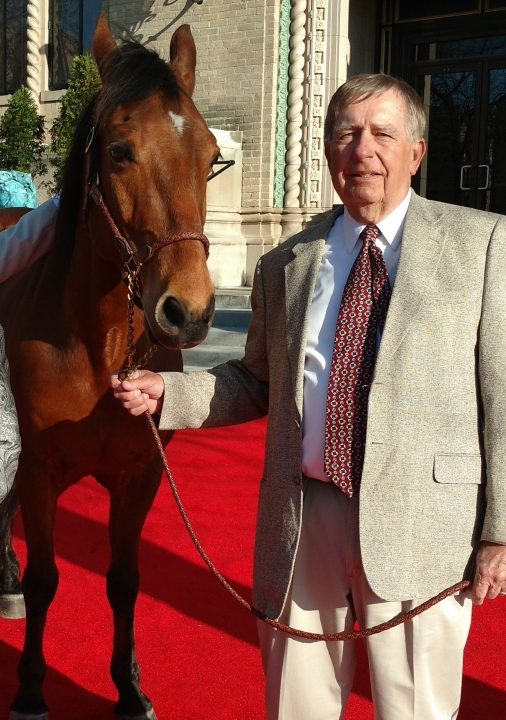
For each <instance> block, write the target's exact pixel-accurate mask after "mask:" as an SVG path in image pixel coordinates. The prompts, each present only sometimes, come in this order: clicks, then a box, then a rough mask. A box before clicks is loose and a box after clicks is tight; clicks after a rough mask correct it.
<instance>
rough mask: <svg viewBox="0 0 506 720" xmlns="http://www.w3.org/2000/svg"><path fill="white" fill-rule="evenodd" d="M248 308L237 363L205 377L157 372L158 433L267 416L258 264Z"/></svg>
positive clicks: (202, 374)
mask: <svg viewBox="0 0 506 720" xmlns="http://www.w3.org/2000/svg"><path fill="white" fill-rule="evenodd" d="M251 307H252V310H253V315H252V318H251V322H250V326H249V329H248V336H247V340H246V347H245V351H244V357H243V358H242V360H229V361H228V362H226V363H223V364H221V365H217V366H216V367H214V368H212V369H211V370H207V371H205V372H194V373H189V374H186V373H172V372H170V373H160V375H161V376H162V378H163V381H164V384H165V394H164V402H163V407H162V411H161V415H160V423H159V427H160V429H164V430H177V429H180V428H188V427H190V428H198V427H217V426H221V425H234V424H236V423H241V422H246V421H248V420H254V419H256V418H259V417H262V416H264V415H266V414H267V410H268V406H269V363H268V357H267V345H266V334H265V296H264V289H263V279H262V259H260V261H259V262H258V265H257V268H256V271H255V279H254V282H253V288H252V293H251Z"/></svg>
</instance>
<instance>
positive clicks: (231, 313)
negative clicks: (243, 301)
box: [213, 307, 252, 330]
mask: <svg viewBox="0 0 506 720" xmlns="http://www.w3.org/2000/svg"><path fill="white" fill-rule="evenodd" d="M251 315H252V312H251V309H249V308H236V307H227V308H216V312H215V313H214V321H213V327H218V328H235V329H242V330H247V329H248V326H249V323H250V320H251Z"/></svg>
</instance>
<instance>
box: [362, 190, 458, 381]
mask: <svg viewBox="0 0 506 720" xmlns="http://www.w3.org/2000/svg"><path fill="white" fill-rule="evenodd" d="M442 216H443V214H442V212H441V211H440V210H439V209H435V208H434V207H431V206H430V205H428V204H425V202H424V201H423V200H421V199H420V198H419V197H418V196H417V195H415V194H414V193H412V197H411V202H410V204H409V209H408V213H407V215H406V222H405V225H404V231H403V234H402V241H401V242H402V244H401V252H400V256H399V265H398V268H397V276H396V279H395V285H394V289H393V292H392V297H391V300H390V306H389V309H388V315H387V320H386V323H385V329H384V332H383V336H382V338H381V343H380V348H379V352H378V357H377V360H376V370H375V376H376V379H378V378H379V377H380V376H381V374H382V373H383V372H384V373H385V374H388V372H389V370H388V363H389V360H390V358H391V357H392V355H393V354H394V353H395V352H396V350H397V349H398V347H399V346H400V344H401V343H402V340H403V338H404V337H405V335H406V333H407V332H408V330H409V328H410V326H411V324H412V323H413V322H414V321H415V319H416V317H417V316H418V315H419V313H420V312H421V310H422V308H423V304H424V302H425V300H426V299H427V298H428V297H430V295H431V294H432V292H433V291H434V286H433V283H434V276H435V274H436V270H437V268H438V265H439V262H440V260H441V256H442V254H443V248H444V244H445V240H446V234H445V232H444V231H443V229H442V228H441V223H440V220H441V218H442Z"/></svg>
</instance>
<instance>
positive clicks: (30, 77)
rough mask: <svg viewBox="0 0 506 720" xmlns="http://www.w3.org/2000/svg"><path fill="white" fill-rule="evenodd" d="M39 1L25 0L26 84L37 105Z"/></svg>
mask: <svg viewBox="0 0 506 720" xmlns="http://www.w3.org/2000/svg"><path fill="white" fill-rule="evenodd" d="M39 2H40V0H27V3H26V15H27V18H26V22H27V30H26V35H27V43H26V50H27V66H26V84H27V87H28V89H29V90H30V92H31V93H32V95H33V97H34V100H35V102H36V103H37V105H38V104H39V100H40V11H39Z"/></svg>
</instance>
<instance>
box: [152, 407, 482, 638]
mask: <svg viewBox="0 0 506 720" xmlns="http://www.w3.org/2000/svg"><path fill="white" fill-rule="evenodd" d="M145 415H146V419H147V421H148V425H149V427H150V428H151V432H152V433H153V437H154V438H155V442H156V444H157V446H158V451H159V453H160V457H161V459H162V463H163V467H164V470H165V473H166V475H167V480H168V481H169V485H170V488H171V490H172V494H173V495H174V500H175V501H176V505H177V507H178V509H179V512H180V514H181V517H182V518H183V522H184V524H185V526H186V529H187V530H188V533H189V535H190V537H191V539H192V540H193V544H194V545H195V547H196V548H197V550H198V552H199V554H200V556H201V558H202V560H203V561H204V562H205V564H206V565H207V567H208V568H209V570H210V571H211V572H212V574H213V575H214V577H215V578H216V579H217V580H218V581H219V582H220V583H221V584H222V585H223V587H224V588H225V590H227V591H228V592H229V593H230V595H232V597H233V598H235V599H236V600H237V602H238V603H240V604H241V605H242V606H243V607H244V608H246V610H248V611H249V612H250V613H252V614H253V615H255V616H256V617H257V618H259V619H260V620H263V621H264V622H265V623H267V624H268V625H271V626H272V627H273V628H276V629H277V630H281V631H282V632H284V633H286V634H287V635H294V636H295V637H300V638H304V639H306V640H324V641H332V642H333V641H336V640H359V639H360V638H366V637H369V636H370V635H377V634H378V633H380V632H383V631H384V630H390V628H393V627H396V626H397V625H401V624H402V623H405V622H407V621H408V620H411V619H412V618H414V617H416V616H417V615H420V614H421V613H423V612H425V610H428V609H429V608H431V607H433V606H434V605H436V604H437V603H438V602H441V600H444V599H445V598H447V597H449V596H450V595H455V594H456V593H458V592H460V591H461V590H464V589H465V588H467V587H469V585H470V582H469V580H461V581H460V582H458V583H456V584H455V585H452V586H451V587H449V588H447V589H446V590H443V592H440V593H439V594H438V595H436V596H435V597H433V598H431V599H430V600H427V601H426V602H424V603H422V604H421V605H418V607H415V608H413V609H412V610H410V611H409V612H407V613H405V614H403V615H398V616H397V617H395V618H392V620H388V622H384V623H381V625H376V626H375V627H372V628H368V629H367V630H357V631H353V632H338V633H333V634H330V635H327V634H324V633H310V632H305V631H304V630H297V629H296V628H292V627H289V626H288V625H284V624H283V623H280V622H278V621H277V620H271V618H269V617H267V615H265V614H264V613H263V612H261V611H260V610H257V608H255V607H253V606H252V605H250V604H249V603H248V602H247V600H245V599H244V598H243V597H241V595H239V594H238V593H237V592H236V591H235V590H234V588H233V587H232V586H231V585H230V584H229V583H228V582H227V581H226V580H225V578H224V577H223V575H222V574H221V573H220V572H219V571H218V570H217V569H216V567H215V566H214V565H213V563H212V561H211V560H210V559H209V557H208V556H207V553H206V552H205V550H204V548H203V547H202V545H201V544H200V542H199V540H198V538H197V536H196V535H195V531H194V530H193V527H192V526H191V523H190V521H189V519H188V516H187V514H186V511H185V509H184V506H183V503H182V502H181V498H180V497H179V493H178V491H177V487H176V484H175V482H174V478H173V477H172V473H171V471H170V468H169V464H168V462H167V458H166V456H165V449H164V447H163V445H162V441H161V440H160V435H159V433H158V430H157V428H156V426H155V423H154V422H153V418H152V417H151V414H150V412H149V410H147V411H146V413H145Z"/></svg>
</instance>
